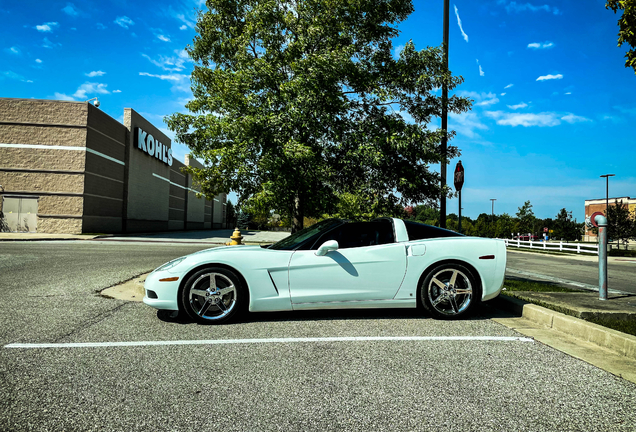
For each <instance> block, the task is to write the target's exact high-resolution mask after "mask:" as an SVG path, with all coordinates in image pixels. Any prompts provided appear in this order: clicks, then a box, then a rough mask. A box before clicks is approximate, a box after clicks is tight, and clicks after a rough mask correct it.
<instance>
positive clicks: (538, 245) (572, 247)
mask: <svg viewBox="0 0 636 432" xmlns="http://www.w3.org/2000/svg"><path fill="white" fill-rule="evenodd" d="M502 240H504V241H505V242H506V247H518V248H526V249H539V250H546V251H561V252H562V251H569V252H576V253H588V254H593V255H598V244H581V243H564V242H562V241H560V242H545V241H521V240H510V239H502Z"/></svg>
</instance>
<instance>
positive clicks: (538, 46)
mask: <svg viewBox="0 0 636 432" xmlns="http://www.w3.org/2000/svg"><path fill="white" fill-rule="evenodd" d="M553 47H554V44H553V43H552V42H548V41H546V42H533V43H529V44H528V48H532V49H548V48H553Z"/></svg>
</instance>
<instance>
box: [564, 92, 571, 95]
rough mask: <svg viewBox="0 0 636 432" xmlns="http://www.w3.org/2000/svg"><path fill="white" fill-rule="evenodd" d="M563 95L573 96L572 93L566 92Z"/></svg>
mask: <svg viewBox="0 0 636 432" xmlns="http://www.w3.org/2000/svg"><path fill="white" fill-rule="evenodd" d="M563 94H566V95H571V94H572V92H565V93H563Z"/></svg>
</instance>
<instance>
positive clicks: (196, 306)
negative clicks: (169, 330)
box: [188, 273, 237, 321]
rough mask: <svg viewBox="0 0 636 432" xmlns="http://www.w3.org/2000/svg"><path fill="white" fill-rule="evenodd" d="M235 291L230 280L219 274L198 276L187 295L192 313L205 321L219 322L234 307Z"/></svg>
mask: <svg viewBox="0 0 636 432" xmlns="http://www.w3.org/2000/svg"><path fill="white" fill-rule="evenodd" d="M236 299H237V290H236V286H235V285H234V283H233V282H232V280H231V279H230V278H229V277H227V276H226V275H224V274H221V273H205V274H202V275H200V276H199V277H198V278H197V279H196V280H195V281H194V283H192V285H190V288H189V293H188V301H189V303H190V307H191V308H192V311H193V312H194V313H195V314H196V315H197V316H198V317H199V318H202V319H205V320H211V321H213V320H219V319H222V318H224V317H226V316H227V315H229V314H230V313H232V311H233V310H234V308H235V307H236Z"/></svg>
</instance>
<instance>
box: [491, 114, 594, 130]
mask: <svg viewBox="0 0 636 432" xmlns="http://www.w3.org/2000/svg"><path fill="white" fill-rule="evenodd" d="M486 115H487V116H488V117H490V118H492V119H494V120H495V121H496V122H497V124H498V125H501V126H513V127H515V126H523V127H530V126H538V127H553V126H559V125H560V124H561V123H562V121H563V122H566V123H570V124H572V123H582V122H591V121H592V120H590V119H588V118H585V117H581V116H577V115H575V114H572V113H566V114H559V113H556V112H543V113H538V114H533V113H523V114H522V113H507V112H503V111H487V112H486Z"/></svg>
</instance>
